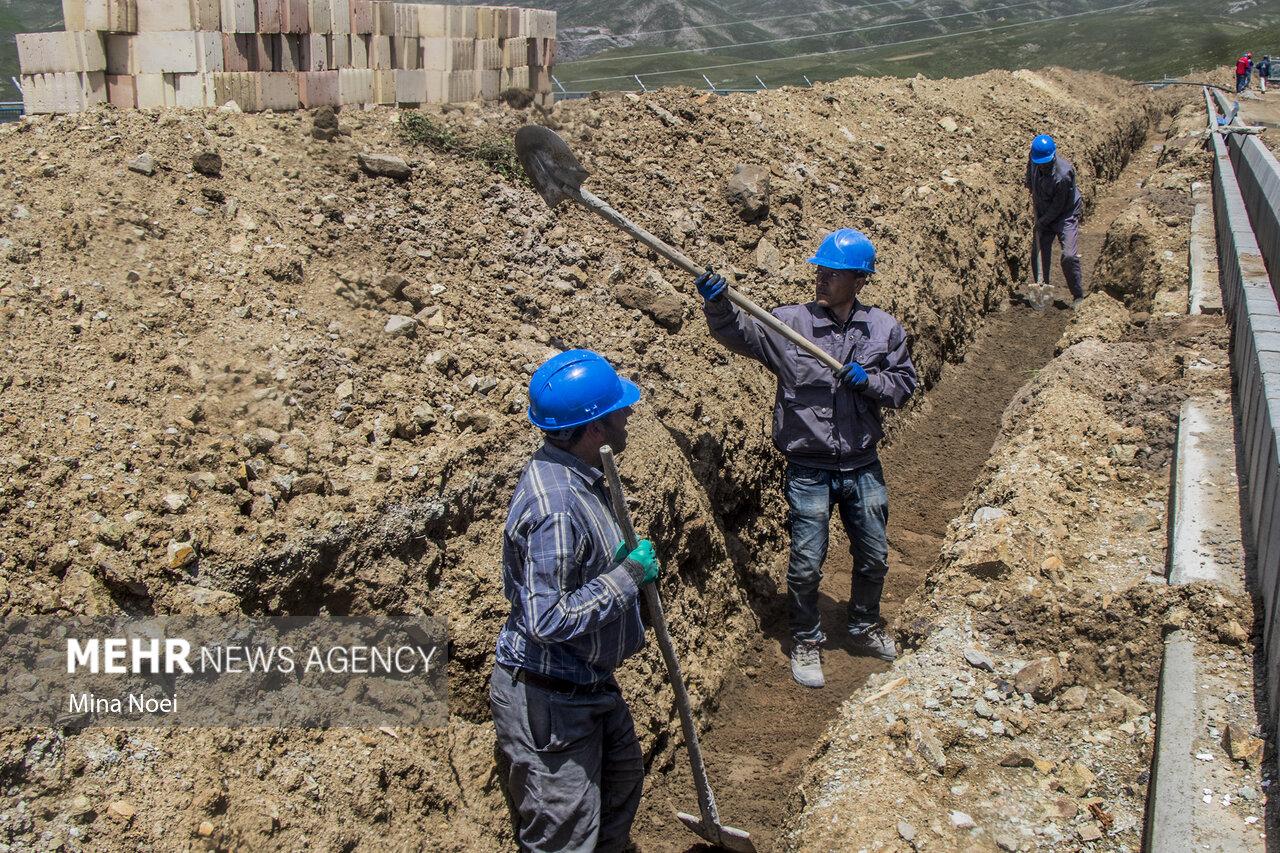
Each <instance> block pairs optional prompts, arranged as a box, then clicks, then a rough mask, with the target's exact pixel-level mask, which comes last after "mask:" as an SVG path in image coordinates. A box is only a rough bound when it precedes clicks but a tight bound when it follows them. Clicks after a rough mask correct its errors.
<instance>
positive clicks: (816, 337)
mask: <svg viewBox="0 0 1280 853" xmlns="http://www.w3.org/2000/svg"><path fill="white" fill-rule="evenodd" d="M703 310H704V312H705V313H706V317H707V328H708V329H710V330H711V336H712V337H713V338H715V339H716V340H717V341H719V342H720V343H722V344H724V345H725V346H726V347H727V348H729V349H730V350H732V351H733V352H736V353H738V354H739V355H745V356H748V357H749V358H754V359H755V360H756V361H759V362H760V363H761V364H763V365H764V366H765V367H767V368H769V370H770V371H772V372H773V374H774V375H775V376H776V377H777V378H778V390H777V394H776V397H775V399H774V407H773V443H774V445H775V446H776V447H777V448H778V450H780V451H782V454H783V455H784V456H786V458H787V461H789V462H795V463H797V464H799V465H804V466H807V467H809V468H822V469H825V470H828V471H853V470H856V469H858V468H862V467H864V466H866V465H870V464H871V463H872V462H875V461H876V460H877V458H878V456H877V454H876V443H877V442H879V441H880V439H881V438H883V437H884V430H883V429H882V428H881V425H880V410H881V408H882V407H885V406H888V407H889V408H893V409H896V408H898V407H899V406H901V405H902V404H903V403H905V402H906V401H907V399H908V398H909V397H910V396H911V392H912V391H914V390H915V387H916V369H915V367H914V366H913V365H912V364H911V356H910V354H909V353H908V352H907V335H906V333H905V332H904V331H902V327H901V326H900V325H898V322H897V321H896V320H894V319H893V318H892V317H890V316H889V315H888V314H887V313H885V312H884V311H881V310H880V309H879V308H872V307H870V306H867V305H863V304H862V303H860V302H859V303H856V304H855V305H854V308H853V311H852V312H850V314H849V319H848V320H847V321H846V322H845V323H844V325H843V326H841V325H840V324H839V323H837V321H836V319H835V317H834V316H832V314H831V313H830V312H829V311H827V309H825V308H822V307H820V306H819V305H818V303H816V302H809V303H806V304H804V305H782V306H779V307H777V308H774V309H773V311H772V312H771V313H772V314H773V316H775V317H777V318H778V319H779V320H781V321H782V322H783V323H785V324H786V325H788V326H790V327H791V328H793V329H795V330H796V331H797V332H799V333H800V334H802V335H804V336H805V337H806V338H808V339H809V340H811V341H813V342H814V343H816V344H817V345H818V346H819V347H820V348H821V349H822V350H823V351H824V352H827V353H829V354H830V355H832V356H834V357H835V358H836V359H837V360H838V361H839V362H840V363H841V364H848V363H849V362H853V361H856V362H857V363H858V364H860V365H862V366H863V368H864V369H865V370H866V371H867V386H866V387H865V388H863V389H862V390H858V391H855V390H854V389H853V388H852V387H850V386H849V385H848V384H847V383H844V382H840V381H839V380H837V379H836V377H835V374H834V373H833V372H832V371H831V368H829V367H827V366H826V365H825V364H823V363H822V362H821V361H819V360H818V359H816V358H815V357H814V356H812V355H811V354H810V353H808V352H807V351H805V350H803V349H801V348H800V347H799V346H797V345H796V344H794V343H792V342H791V341H789V340H787V339H786V338H784V337H782V336H781V335H779V334H778V333H777V332H775V331H773V330H771V329H768V328H766V327H765V326H764V325H763V324H762V323H760V322H758V321H756V320H755V319H754V318H752V317H751V316H750V315H748V314H744V313H742V312H740V311H739V310H738V309H737V307H736V306H734V304H733V303H732V302H730V301H729V300H728V299H719V300H716V301H715V302H708V303H705V304H704V306H703Z"/></svg>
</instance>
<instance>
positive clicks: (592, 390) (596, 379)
mask: <svg viewBox="0 0 1280 853" xmlns="http://www.w3.org/2000/svg"><path fill="white" fill-rule="evenodd" d="M639 400H640V389H639V388H638V387H637V386H636V384H635V383H634V382H629V381H627V380H626V379H623V378H622V377H621V376H619V375H618V373H617V371H615V370H614V369H613V367H612V366H610V364H609V362H607V361H605V359H604V356H602V355H600V354H598V353H594V352H592V351H591V350H585V349H571V350H568V351H566V352H562V353H560V354H559V355H554V356H552V357H551V358H549V359H547V360H546V361H545V362H544V363H543V365H542V366H541V367H539V368H538V369H537V370H536V371H534V373H533V378H531V379H530V380H529V420H530V421H531V422H532V423H533V425H534V426H536V427H539V428H540V429H544V430H548V431H551V432H555V431H558V430H562V429H570V428H572V427H576V426H582V425H583V424H586V423H590V422H591V421H594V420H596V419H597V418H602V417H604V416H605V415H607V414H609V413H610V412H616V411H617V410H618V409H625V408H626V407H627V406H631V405H634V404H635V403H637V402H638V401H639Z"/></svg>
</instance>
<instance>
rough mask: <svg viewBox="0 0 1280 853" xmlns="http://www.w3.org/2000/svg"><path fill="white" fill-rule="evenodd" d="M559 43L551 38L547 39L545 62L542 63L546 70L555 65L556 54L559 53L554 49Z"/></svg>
mask: <svg viewBox="0 0 1280 853" xmlns="http://www.w3.org/2000/svg"><path fill="white" fill-rule="evenodd" d="M559 43H560V42H559V41H557V40H556V39H553V38H549V39H547V48H546V57H545V61H544V62H543V63H542V64H543V65H545V66H546V67H547V68H551V67H553V66H554V65H555V64H556V58H557V54H558V53H559V51H558V50H557V48H556V45H558V44H559Z"/></svg>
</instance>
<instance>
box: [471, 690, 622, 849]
mask: <svg viewBox="0 0 1280 853" xmlns="http://www.w3.org/2000/svg"><path fill="white" fill-rule="evenodd" d="M489 707H490V709H491V710H492V711H493V725H494V728H495V729H497V733H498V745H499V746H500V747H501V748H502V752H503V754H505V755H506V756H507V759H508V761H510V762H511V771H510V775H509V776H508V778H507V791H508V793H509V795H510V797H511V801H512V803H513V804H514V806H515V808H516V811H517V812H518V814H519V819H520V828H519V830H518V833H517V840H518V841H519V843H520V849H521V850H530V851H538V853H543V851H546V853H550V851H581V853H593V851H600V853H605V851H608V852H609V853H612V851H620V850H622V849H623V848H624V847H626V845H627V841H628V839H629V837H630V835H631V823H632V821H633V820H635V816H636V811H637V810H638V809H639V808H640V790H641V788H642V786H643V784H644V756H643V755H642V753H641V750H640V742H639V740H637V738H636V728H635V723H634V722H633V721H632V719H631V711H630V709H628V708H627V703H626V702H625V701H624V700H623V698H622V694H621V693H619V692H618V690H617V688H616V686H615V687H614V688H613V689H609V690H604V691H601V692H599V693H588V694H585V695H580V696H571V695H568V694H565V693H559V692H555V691H551V690H543V689H541V688H539V687H534V686H532V685H528V684H525V683H523V682H520V681H517V680H516V679H515V678H514V674H513V673H512V671H511V670H509V669H506V668H505V667H502V666H498V667H495V668H494V670H493V678H492V679H491V680H490V682H489Z"/></svg>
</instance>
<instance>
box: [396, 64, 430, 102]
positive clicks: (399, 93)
mask: <svg viewBox="0 0 1280 853" xmlns="http://www.w3.org/2000/svg"><path fill="white" fill-rule="evenodd" d="M428 73H432V72H427V71H405V70H403V69H401V70H397V71H396V103H398V104H422V103H426V101H427V74H428Z"/></svg>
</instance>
